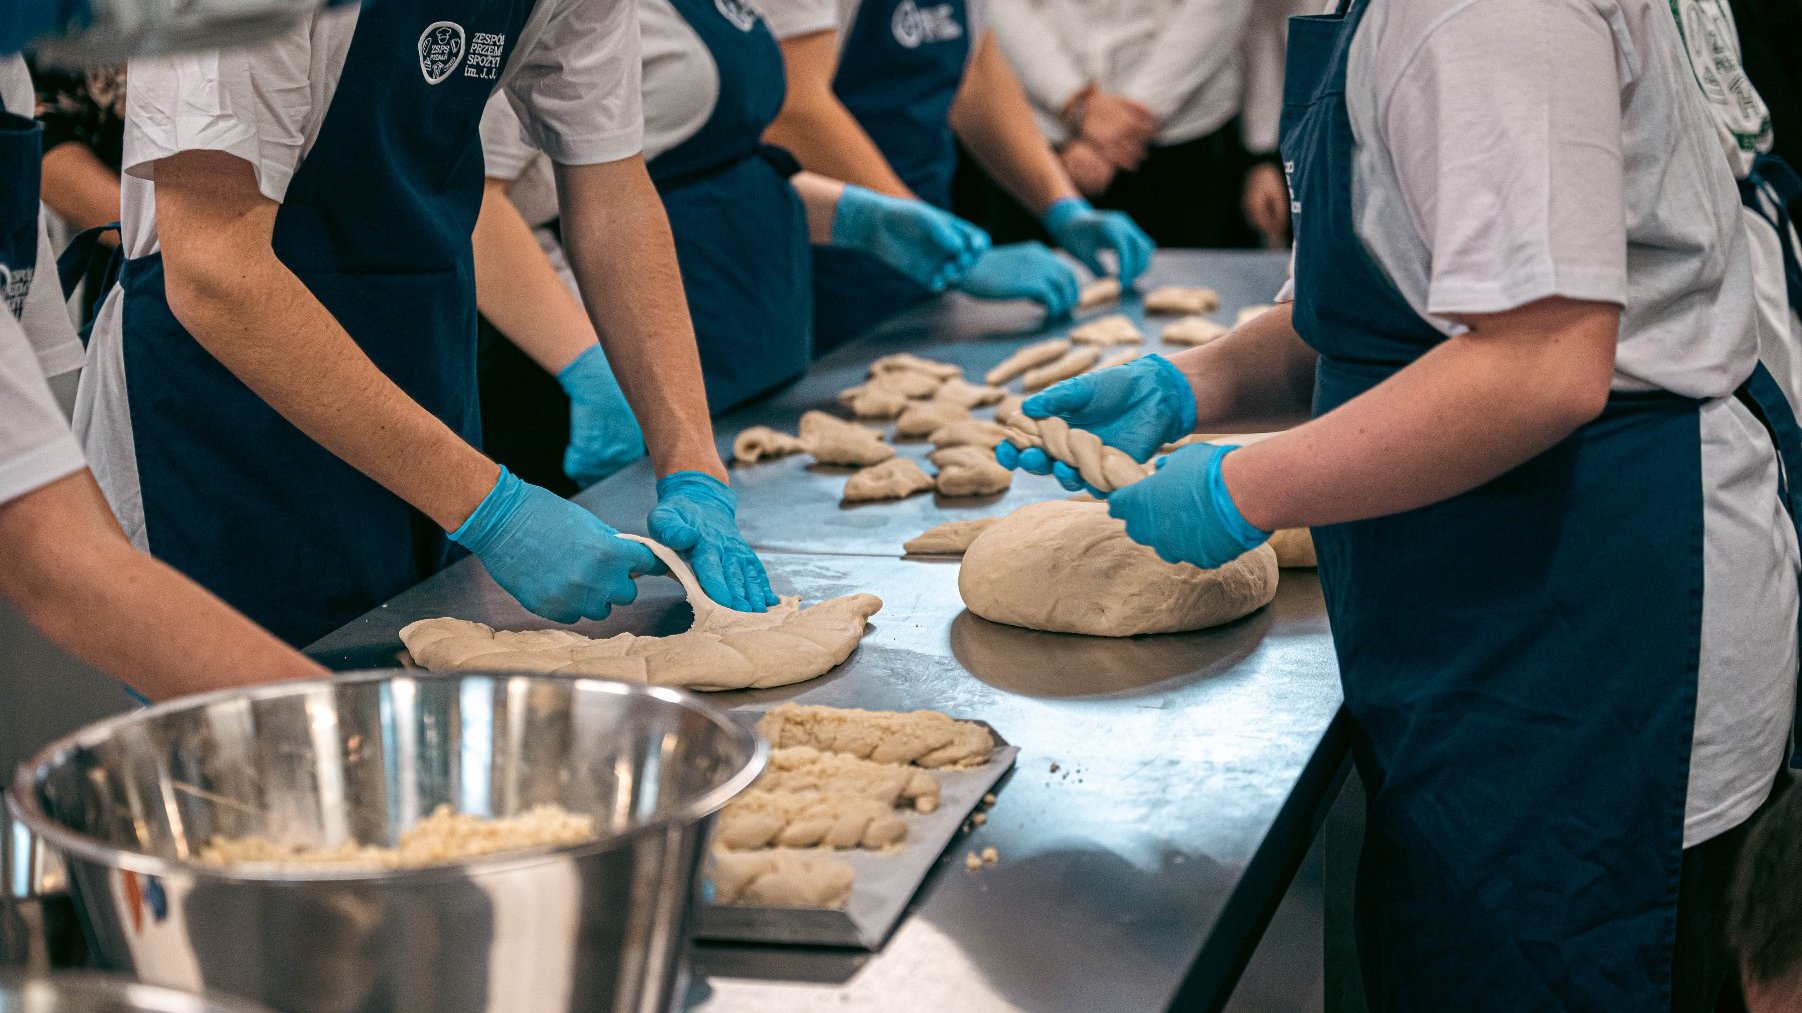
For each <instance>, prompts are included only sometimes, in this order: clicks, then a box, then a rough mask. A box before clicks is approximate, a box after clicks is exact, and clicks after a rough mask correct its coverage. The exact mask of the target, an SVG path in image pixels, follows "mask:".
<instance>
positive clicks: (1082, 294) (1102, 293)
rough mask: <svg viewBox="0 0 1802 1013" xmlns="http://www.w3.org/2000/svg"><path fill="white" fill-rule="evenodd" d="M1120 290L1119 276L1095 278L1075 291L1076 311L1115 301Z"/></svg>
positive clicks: (1118, 298)
mask: <svg viewBox="0 0 1802 1013" xmlns="http://www.w3.org/2000/svg"><path fill="white" fill-rule="evenodd" d="M1122 291H1124V290H1123V289H1122V288H1121V287H1120V279H1119V278H1097V279H1095V280H1094V281H1091V282H1089V283H1088V284H1087V285H1084V286H1083V287H1082V288H1081V289H1080V290H1078V292H1077V293H1076V312H1078V313H1084V312H1087V311H1089V310H1096V309H1100V308H1101V307H1103V306H1106V305H1108V304H1109V303H1117V302H1119V301H1120V293H1121V292H1122Z"/></svg>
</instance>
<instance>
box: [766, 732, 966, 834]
mask: <svg viewBox="0 0 1802 1013" xmlns="http://www.w3.org/2000/svg"><path fill="white" fill-rule="evenodd" d="M818 709H819V710H836V709H837V708H834V707H822V708H818ZM862 713H865V714H872V713H877V712H873V711H864V712H862ZM926 713H929V714H931V713H937V712H936V711H927V712H926ZM897 716H902V715H897ZM939 716H940V717H941V718H944V719H945V720H946V721H950V720H951V719H950V718H948V717H945V716H944V715H943V714H940V715H939ZM761 726H762V722H759V727H761ZM978 727H980V726H978ZM763 734H764V735H765V737H766V738H767V737H768V733H763ZM983 734H985V735H986V734H987V730H986V729H985V730H984V733H983ZM772 741H774V740H772ZM785 741H786V740H785ZM985 760H986V757H985ZM903 763H905V761H902V762H901V763H885V762H880V761H877V760H869V759H865V758H863V757H861V756H857V755H855V754H853V753H850V752H845V751H832V750H825V749H816V748H814V747H813V746H808V745H777V746H775V747H774V748H773V749H771V750H770V764H769V766H768V767H765V768H764V771H763V776H762V777H759V778H758V779H757V781H756V784H755V785H754V787H756V788H757V789H758V790H761V791H778V792H791V793H792V792H803V791H812V792H825V793H827V794H839V795H855V796H857V797H858V798H867V799H870V800H872V801H876V802H880V803H882V804H883V805H884V806H885V807H887V808H889V809H893V808H895V807H897V806H901V805H903V804H905V805H907V806H910V807H912V809H913V810H914V811H915V812H922V813H929V812H932V811H933V810H935V809H937V808H938V807H939V781H938V778H936V777H933V776H932V775H931V774H929V773H927V772H926V771H924V770H921V769H919V767H917V766H904V765H902V764H903ZM941 766H944V765H943V764H941Z"/></svg>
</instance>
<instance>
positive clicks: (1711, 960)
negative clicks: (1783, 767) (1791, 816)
mask: <svg viewBox="0 0 1802 1013" xmlns="http://www.w3.org/2000/svg"><path fill="white" fill-rule="evenodd" d="M1790 777H1791V775H1790V774H1789V772H1788V771H1779V772H1778V774H1777V784H1776V786H1775V787H1774V788H1772V789H1771V796H1770V798H1767V799H1765V802H1764V805H1761V806H1759V807H1758V811H1757V812H1755V813H1753V814H1752V818H1751V819H1748V820H1747V821H1746V822H1744V823H1741V824H1740V825H1739V826H1737V827H1734V828H1733V829H1732V830H1729V831H1727V832H1726V833H1724V834H1721V835H1720V836H1718V837H1714V838H1711V839H1709V840H1706V841H1703V842H1702V843H1701V844H1698V845H1696V846H1695V847H1693V848H1686V849H1684V852H1683V875H1682V881H1681V884H1680V885H1679V886H1678V888H1677V948H1676V953H1675V955H1674V959H1673V963H1672V966H1671V1010H1672V1013H1709V1011H1711V1010H1713V1011H1719V1013H1744V1011H1745V1009H1746V1003H1745V999H1744V998H1743V997H1742V995H1741V994H1740V986H1739V958H1738V956H1737V955H1736V954H1735V953H1734V952H1733V951H1732V949H1731V948H1730V947H1729V946H1728V944H1727V911H1728V906H1729V898H1730V896H1731V892H1732V889H1733V876H1734V872H1735V870H1736V869H1737V868H1738V867H1739V857H1740V853H1741V852H1742V851H1744V850H1745V847H1746V838H1747V837H1749V836H1751V833H1752V829H1753V828H1754V827H1756V826H1757V825H1758V821H1759V820H1760V819H1762V818H1764V814H1765V813H1766V812H1768V811H1770V809H1771V807H1772V806H1773V805H1775V804H1776V802H1777V800H1778V799H1779V798H1780V797H1782V795H1783V794H1784V792H1786V791H1788V790H1790V786H1789V781H1790Z"/></svg>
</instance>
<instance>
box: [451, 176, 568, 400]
mask: <svg viewBox="0 0 1802 1013" xmlns="http://www.w3.org/2000/svg"><path fill="white" fill-rule="evenodd" d="M475 256H476V305H477V306H478V307H480V309H481V311H482V315H483V316H484V317H487V318H488V322H489V323H491V324H493V325H494V327H495V329H496V330H498V331H500V332H501V333H502V334H504V335H506V337H507V340H508V341H511V342H513V344H515V345H517V346H519V349H520V351H522V352H525V353H526V354H527V355H528V356H530V357H531V358H532V361H533V362H536V363H538V365H539V366H541V367H543V368H544V370H545V372H548V373H550V374H552V375H553V376H554V375H556V374H557V373H561V372H562V371H563V367H565V366H567V365H569V364H570V363H571V362H573V361H575V358H576V356H578V355H581V354H582V353H583V352H585V351H587V350H588V349H589V348H591V347H593V346H594V343H595V341H596V340H597V339H596V335H595V333H594V325H593V324H592V323H590V322H589V319H588V313H587V312H586V311H585V310H583V309H582V302H581V300H580V299H578V298H576V295H575V293H574V292H571V291H570V290H569V287H568V286H567V285H565V284H564V283H563V279H562V278H560V277H558V275H557V269H556V268H555V267H553V266H552V265H551V262H550V258H548V257H546V256H545V253H544V248H543V247H541V246H539V245H538V237H537V236H536V235H534V234H533V232H532V227H531V226H530V225H527V224H526V220H525V219H524V218H522V217H520V214H519V209H518V208H516V207H514V206H513V202H512V201H511V200H509V199H508V198H507V192H506V184H505V183H504V182H502V181H501V180H498V179H490V180H489V181H488V185H487V186H486V188H485V189H484V190H483V192H482V215H481V217H480V218H478V219H477V220H476V231H475Z"/></svg>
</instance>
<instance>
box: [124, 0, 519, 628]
mask: <svg viewBox="0 0 1802 1013" xmlns="http://www.w3.org/2000/svg"><path fill="white" fill-rule="evenodd" d="M530 11H531V0H431V2H424V0H373V2H370V3H365V4H364V5H363V8H362V11H361V12H360V14H359V15H358V22H357V27H356V33H355V35H354V36H353V37H352V40H351V44H350V50H349V53H348V55H347V56H346V58H345V62H344V68H343V76H342V77H341V79H340V80H339V83H338V89H337V92H336V94H335V95H334V97H333V99H332V104H331V107H330V109H329V110H328V111H327V113H326V116H325V120H324V122H323V124H322V125H321V127H320V131H319V136H318V139H317V140H316V141H315V143H314V145H313V148H312V150H311V151H310V152H309V153H308V154H307V156H306V157H305V158H304V159H303V160H302V162H301V165H300V169H299V171H298V172H296V173H295V175H294V178H293V180H292V181H291V183H290V184H289V187H288V192H287V196H286V197H285V199H284V200H283V202H282V205H281V209H280V211H279V212H278V214H277V215H276V219H275V237H274V247H275V253H276V255H277V256H278V257H280V258H281V260H282V262H283V263H284V264H286V265H287V266H288V268H289V269H291V270H292V271H293V272H294V273H295V274H296V275H297V276H299V278H300V280H301V281H302V282H304V283H305V284H306V286H307V288H308V289H309V290H311V291H312V293H313V295H314V296H316V297H317V298H318V299H319V301H320V302H321V303H323V304H324V306H325V308H326V309H327V310H329V311H331V313H332V315H333V316H334V317H336V318H337V319H338V321H339V323H341V324H343V325H344V328H345V330H347V331H348V332H349V333H350V336H351V337H352V338H353V339H355V341H356V342H357V344H358V346H359V347H360V348H362V350H363V351H364V352H365V353H366V354H367V355H368V356H369V357H370V359H371V360H372V361H374V363H375V364H376V366H377V367H379V368H380V369H381V370H382V372H383V373H385V374H386V375H387V376H388V377H389V378H390V379H392V380H393V381H394V382H395V383H396V384H398V385H399V386H400V387H401V389H402V390H404V391H405V392H406V393H407V395H408V396H410V397H411V398H413V399H414V400H415V401H417V402H419V403H420V404H421V405H423V406H424V407H425V408H426V409H427V410H428V411H430V412H432V413H433V414H434V415H436V416H438V418H440V419H442V420H443V421H444V422H445V423H446V424H447V425H449V426H450V427H451V429H453V430H454V431H456V432H457V433H458V435H460V436H462V437H463V438H464V439H466V440H469V441H471V442H472V443H475V442H479V433H480V427H479V424H478V421H479V420H478V413H477V407H476V405H477V402H476V364H475V332H476V308H475V270H474V265H473V255H472V252H471V245H470V233H471V231H472V230H473V228H474V226H475V220H476V215H477V213H478V211H479V210H480V207H481V197H482V176H483V163H482V149H481V139H480V136H479V133H478V129H477V128H478V125H479V123H480V120H481V115H482V108H483V106H484V105H485V104H486V102H487V100H488V96H489V94H490V92H491V91H492V90H493V87H494V80H495V78H496V77H497V76H498V73H499V69H500V67H501V65H502V61H503V59H504V56H505V53H506V50H507V47H508V46H509V45H510V43H511V42H512V41H513V40H515V39H517V38H518V35H519V31H520V28H521V26H522V25H524V23H525V21H526V18H527V17H528V15H529V14H530ZM120 283H121V284H122V285H123V287H124V290H125V292H124V298H125V304H124V337H123V340H124V348H123V352H124V359H125V372H126V379H127V383H128V389H129V391H130V408H131V412H130V414H131V425H132V435H133V440H134V442H135V445H136V454H137V463H138V474H139V482H140V486H141V489H142V495H143V502H144V519H145V528H146V533H147V537H148V539H149V544H150V549H151V551H152V552H154V553H155V554H156V555H157V556H158V557H160V558H162V559H164V560H166V561H168V562H169V563H170V564H172V565H174V566H176V567H177V568H179V569H181V570H183V571H184V572H186V573H187V574H188V575H189V576H191V577H193V578H194V579H196V580H198V581H199V582H200V583H201V584H203V585H205V586H206V587H208V588H209V589H211V590H212V591H213V592H214V593H216V594H218V595H219V596H220V597H221V598H223V599H225V600H226V601H227V602H229V603H231V604H232V605H233V606H235V607H237V608H238V609H240V610H241V611H243V612H244V613H245V614H247V615H249V616H250V617H251V618H252V619H255V620H256V621H258V622H260V623H262V624H263V625H265V626H267V627H268V628H269V629H270V630H272V631H274V632H275V634H276V635H278V636H280V637H282V638H283V639H284V640H287V641H288V642H289V643H291V644H295V645H304V644H306V643H308V642H310V641H312V640H315V639H317V638H319V637H321V636H323V635H324V634H326V633H328V632H330V631H331V630H333V629H336V628H337V627H339V626H341V625H343V624H344V623H346V622H348V621H349V620H351V619H353V618H355V617H356V616H358V615H360V614H362V613H363V612H365V611H367V610H369V609H371V608H374V607H375V606H376V605H379V604H380V603H381V602H383V601H386V600H387V599H389V598H392V597H393V596H394V595H396V594H398V593H400V592H401V591H403V590H405V589H406V588H408V587H411V586H412V585H414V584H416V583H418V582H419V581H420V580H422V579H424V578H425V577H427V576H429V575H431V574H432V573H434V572H436V571H437V570H438V569H440V568H441V567H442V566H443V565H444V564H445V563H446V562H447V561H448V560H449V552H450V543H449V541H448V539H446V538H445V536H444V533H443V532H442V531H440V530H439V528H438V526H437V525H436V524H434V523H432V522H431V520H429V519H428V518H426V517H425V516H424V515H422V514H420V513H418V512H417V511H415V510H414V509H413V508H412V507H410V506H408V505H407V504H406V503H405V502H404V501H402V500H401V499H400V498H398V497H396V496H394V495H393V494H391V493H389V492H388V491H387V490H385V489H383V488H382V487H381V486H379V485H377V484H376V483H375V482H374V481H372V480H370V479H369V478H367V477H365V476H363V475H362V474H361V473H359V472H358V471H357V470H356V469H354V468H352V467H351V466H350V465H348V464H346V463H344V462H343V461H341V460H339V459H338V458H337V457H335V456H333V455H332V454H331V453H330V452H329V451H327V450H326V449H325V448H324V447H322V446H320V445H319V444H317V443H315V442H313V440H312V439H310V438H309V437H307V436H306V435H305V434H304V433H302V432H301V431H300V430H298V429H296V428H294V427H293V426H292V425H290V424H289V423H288V422H287V421H286V420H284V419H282V418H281V416H279V415H277V414H276V413H275V411H274V410H273V409H271V408H270V407H269V406H268V405H267V404H265V403H264V402H263V400H262V399H261V398H259V397H257V395H256V394H255V393H253V392H252V391H251V390H250V389H249V388H248V387H246V386H245V385H244V384H243V383H241V382H239V381H238V379H237V378H236V377H234V376H233V375H232V374H231V373H230V372H229V371H228V370H227V369H226V368H225V367H224V366H223V365H221V364H220V363H219V361H218V360H217V359H214V358H213V357H212V356H211V355H210V354H209V353H208V352H207V351H206V350H205V349H204V348H202V347H201V346H200V344H199V343H198V342H196V341H195V340H194V338H193V337H192V336H191V335H189V334H188V333H187V331H186V330H184V329H183V328H182V326H181V324H180V323H179V322H178V321H177V320H176V319H175V316H174V314H173V313H171V312H170V310H169V304H168V300H167V299H166V298H165V295H164V284H163V264H162V258H161V256H160V255H155V256H149V257H143V258H136V259H131V260H127V261H126V262H125V264H124V266H123V268H122V270H121V272H120ZM245 312H255V307H252V306H246V307H245Z"/></svg>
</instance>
